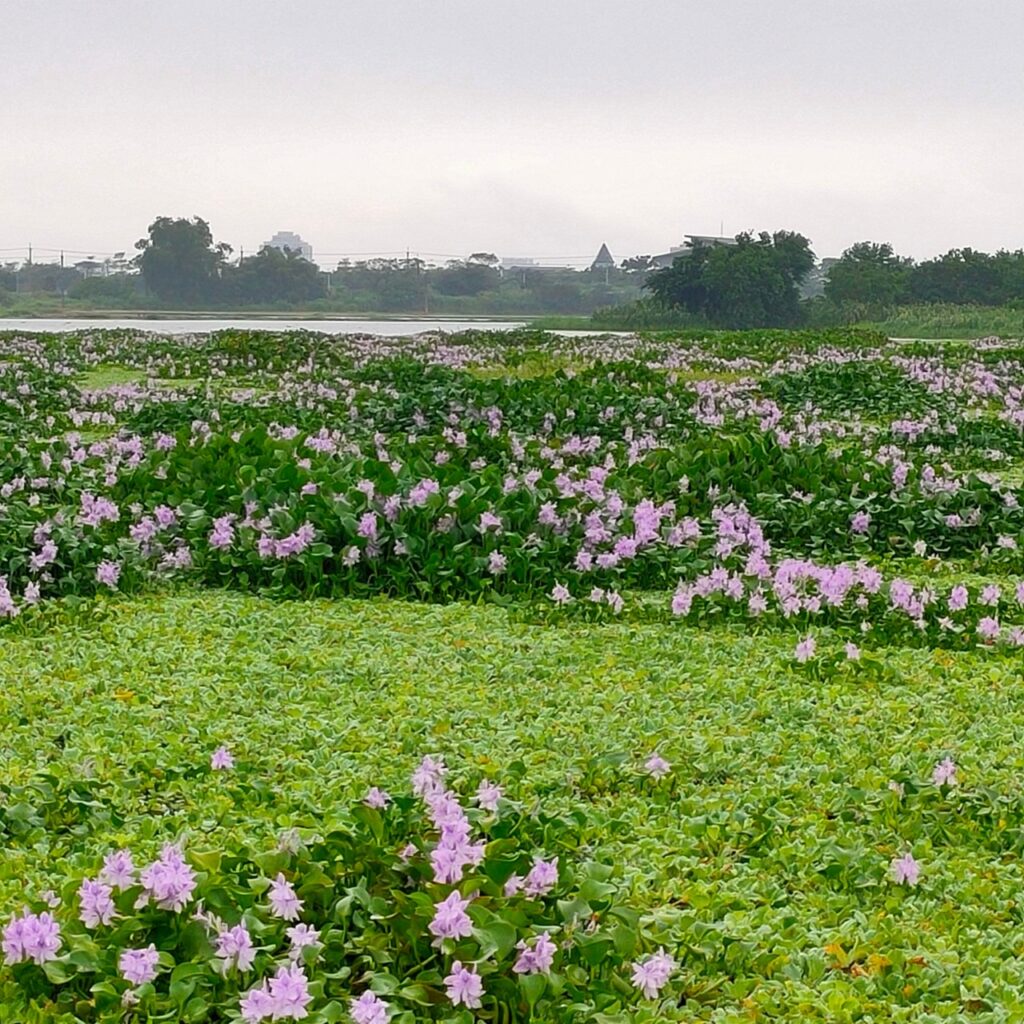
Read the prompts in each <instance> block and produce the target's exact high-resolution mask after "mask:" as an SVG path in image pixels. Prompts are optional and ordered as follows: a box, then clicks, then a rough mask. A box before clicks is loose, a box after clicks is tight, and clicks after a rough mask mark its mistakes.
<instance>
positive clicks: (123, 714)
mask: <svg viewBox="0 0 1024 1024" xmlns="http://www.w3.org/2000/svg"><path fill="white" fill-rule="evenodd" d="M3 675H4V680H5V681H4V687H3V693H4V697H3V703H4V708H3V710H4V716H3V720H4V721H5V722H6V723H8V724H7V726H6V727H5V729H4V765H3V774H4V780H5V781H4V786H5V792H6V793H7V794H8V795H7V798H6V800H5V804H6V806H5V811H6V818H5V827H6V834H5V837H4V838H5V844H6V846H7V856H6V857H5V861H4V867H3V874H4V879H3V887H4V895H5V898H6V899H7V900H8V901H14V900H20V899H22V898H24V895H25V893H24V891H23V883H24V880H25V879H26V878H27V879H30V880H31V882H30V884H31V886H32V890H31V891H32V894H33V895H37V894H38V892H39V891H41V890H42V889H44V888H46V887H47V886H48V885H52V886H54V887H56V888H59V887H60V882H61V879H62V878H64V877H67V876H77V875H80V874H83V873H87V872H88V870H89V868H90V867H91V865H92V864H94V863H95V862H96V859H97V857H98V856H99V855H101V854H102V853H104V852H106V851H107V850H108V849H109V848H110V846H111V844H114V845H116V846H122V845H123V846H128V847H130V848H132V849H134V850H136V851H138V852H139V853H140V854H142V855H143V856H144V857H149V856H152V855H155V854H156V853H157V852H158V851H159V848H160V845H161V843H162V842H164V841H167V840H171V839H178V838H180V837H182V836H185V837H187V846H186V848H187V849H191V848H195V849H200V850H205V849H221V848H223V849H231V848H238V847H240V846H242V845H244V844H246V843H252V844H255V845H259V844H261V843H263V844H266V843H267V842H269V841H271V840H272V839H273V838H274V837H276V836H277V835H278V834H279V833H280V832H281V831H282V830H287V829H290V828H300V829H312V830H315V829H317V828H318V827H320V826H321V825H322V822H323V819H324V815H325V813H326V812H325V809H326V808H331V809H334V808H337V807H339V806H347V804H348V803H349V802H350V801H351V800H352V799H353V798H358V797H359V796H361V795H362V794H363V793H364V792H365V791H366V790H367V789H368V788H369V786H370V785H378V786H380V787H381V788H383V789H386V790H389V791H392V792H398V791H399V790H400V789H401V788H402V787H403V785H404V783H405V780H406V779H407V777H408V775H409V774H410V772H411V771H412V770H413V768H414V767H415V765H416V764H417V762H418V760H419V758H420V756H421V753H422V752H423V751H424V750H430V751H434V752H439V751H443V752H444V753H445V754H446V755H447V756H448V760H449V763H450V764H451V765H452V766H458V767H457V768H453V770H454V771H455V772H457V773H458V775H460V776H462V777H464V778H466V779H467V780H469V781H471V782H474V783H475V782H476V780H477V779H478V778H480V777H484V776H486V777H490V778H496V779H499V780H500V781H501V782H502V783H503V785H504V787H505V789H506V792H507V794H508V796H509V798H510V799H511V800H513V801H515V802H517V803H519V804H522V805H524V806H527V807H533V806H543V807H544V808H545V809H546V810H547V811H549V812H551V813H570V812H573V811H576V812H579V814H580V822H579V825H578V828H579V835H578V838H579V842H580V843H581V844H582V845H583V846H584V847H585V848H586V850H587V853H588V855H589V856H590V857H592V858H593V859H595V860H598V861H601V862H604V863H608V864H614V865H617V874H619V875H621V876H622V878H621V882H622V884H623V886H624V887H625V888H626V889H627V890H628V891H629V893H630V896H631V898H632V899H633V902H634V903H635V904H636V905H638V906H642V907H643V908H644V909H645V911H647V912H649V913H650V914H651V915H652V917H653V918H654V919H656V920H657V922H658V924H657V929H658V932H659V936H660V938H661V939H662V941H664V942H665V944H666V945H670V948H672V949H673V950H674V951H681V954H680V963H681V981H680V985H679V991H680V996H681V998H682V999H683V1000H684V1002H685V1007H686V1009H685V1012H680V1014H679V1016H678V1019H680V1020H693V1019H708V1020H737V1021H738V1020H749V1019H751V1017H753V1018H755V1019H756V1018H758V1017H763V1018H765V1019H788V1020H808V1019H810V1020H816V1019H819V1020H830V1021H832V1020H843V1019H851V1020H852V1019H863V1015H868V1016H869V1017H870V1016H871V1015H872V1014H873V1015H875V1016H874V1019H892V1020H900V1019H903V1020H931V1019H948V1018H949V1017H951V1016H955V1015H957V1014H960V1013H969V1014H970V1019H975V1020H981V1019H999V1016H1000V1014H1001V1013H1004V1012H1005V1013H1007V1014H1008V1015H1010V1016H1012V1013H1011V1011H1012V1010H1013V1009H1014V1008H1016V1009H1017V1010H1018V1011H1019V1010H1020V1006H1021V1004H1020V996H1019V981H1018V980H1017V978H1018V976H1019V970H1020V946H1019V934H1020V932H1019V928H1020V910H1019V905H1018V900H1019V895H1018V894H1019V889H1020V884H1021V877H1020V875H1021V871H1020V864H1019V854H1020V850H1021V846H1022V843H1024V831H1022V827H1024V800H1022V795H1021V789H1020V777H1021V771H1022V768H1024V754H1022V753H1021V749H1020V744H1019V736H1020V731H1021V728H1022V725H1024V696H1022V691H1021V688H1020V670H1019V666H1018V665H1017V664H1016V662H1009V661H1005V660H1004V661H993V660H992V658H991V657H990V656H988V655H986V654H984V653H981V652H977V653H960V654H957V655H949V654H946V653H944V652H937V651H927V650H921V649H916V650H897V649H893V650H887V651H885V652H884V653H883V654H881V655H879V656H878V657H877V658H875V659H869V660H862V661H861V662H859V663H855V664H843V665H841V666H838V667H836V668H834V669H832V670H823V669H818V670H813V669H808V667H807V666H800V665H796V664H794V662H793V660H792V658H791V656H790V650H789V644H788V642H787V640H786V638H785V637H781V636H779V635H777V634H773V633H772V632H770V631H769V632H768V633H766V634H757V633H751V632H749V631H746V630H741V629H737V628H732V627H728V626H726V627H716V628H714V629H710V630H701V629H692V628H684V629H679V628H677V627H676V626H675V625H674V624H635V623H629V622H620V623H611V624H609V623H601V624H598V623H595V624H583V623H576V624H561V625H546V624H537V623H530V622H527V621H523V620H522V619H521V618H520V617H517V616H515V615H511V614H510V613H509V612H507V611H504V610H501V609H497V608H493V607H492V608H488V607H478V608H470V607H467V606H464V605H450V606H422V605H415V604H410V603H406V602H395V601H380V600H376V601H359V600H343V601H336V602H325V601H318V602H314V603H312V604H310V603H299V602H284V603H281V602H273V601H270V600H267V599H256V598H252V597H246V596H242V595H222V594H205V595H198V596H192V595H179V596H169V597H157V598H147V599H140V600H137V601H134V602H110V603H109V604H108V603H104V604H103V605H102V607H101V608H99V609H97V610H96V611H94V612H93V613H91V614H90V615H89V616H85V615H82V616H79V617H75V618H74V619H73V620H72V621H69V622H63V621H62V622H61V623H60V624H59V625H58V624H54V626H53V627H52V628H40V627H38V626H37V627H35V628H33V629H28V630H25V631H23V632H21V633H20V634H16V635H13V636H9V637H8V638H7V640H6V643H5V662H4V667H3ZM385 708H386V709H387V713H386V714H382V710H383V709H385ZM221 744H227V745H228V746H229V747H230V749H231V750H232V751H233V753H234V758H235V767H234V768H233V770H232V771H231V772H230V773H219V772H216V771H213V770H211V769H210V768H209V764H208V761H209V753H210V751H212V750H214V749H216V748H217V747H218V746H220V745H221ZM655 750H656V751H658V752H659V753H660V754H661V755H662V756H663V757H664V758H665V759H666V760H667V761H668V762H669V763H670V764H671V766H672V771H671V774H670V775H668V776H666V777H665V778H663V779H661V780H660V781H655V780H653V779H651V778H650V777H649V776H648V775H647V774H646V773H645V771H644V764H645V762H646V760H647V758H648V757H649V755H650V754H651V753H652V752H653V751H655ZM948 756H951V757H953V758H955V760H956V763H957V765H958V769H959V773H960V777H959V780H958V781H959V786H957V787H955V788H949V787H945V788H942V789H939V788H937V787H935V786H934V784H933V782H932V771H933V767H934V765H935V764H936V763H937V762H938V761H941V760H942V759H944V758H945V757H948ZM891 782H896V783H899V784H901V785H902V786H903V787H904V792H903V794H902V795H900V794H897V793H895V792H893V791H892V790H891V789H890V788H889V785H890V783H891ZM29 809H31V813H30V810H29ZM905 850H911V851H913V853H914V855H915V857H916V859H917V860H918V861H919V862H920V865H921V878H920V881H919V883H918V885H917V886H916V887H914V888H913V889H905V888H902V887H897V886H895V885H894V884H893V883H892V881H891V880H890V877H889V864H890V861H891V860H892V858H893V857H896V856H900V855H902V854H903V852H904V851H905ZM661 1012H662V1013H663V1014H665V1016H664V1017H661V1018H660V1019H674V1017H673V1016H669V1013H670V1012H671V1011H669V1010H667V1009H665V1010H662V1011H661ZM550 1019H559V1018H558V1017H557V1015H555V1016H552V1017H551V1018H550Z"/></svg>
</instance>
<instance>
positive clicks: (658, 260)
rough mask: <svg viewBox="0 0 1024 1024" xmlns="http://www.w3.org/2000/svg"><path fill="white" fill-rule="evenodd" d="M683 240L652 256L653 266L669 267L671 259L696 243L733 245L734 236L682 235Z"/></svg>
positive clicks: (690, 249)
mask: <svg viewBox="0 0 1024 1024" xmlns="http://www.w3.org/2000/svg"><path fill="white" fill-rule="evenodd" d="M683 237H684V239H685V240H684V241H683V242H682V244H681V245H673V246H672V247H671V248H670V249H669V251H668V252H660V253H658V254H657V256H652V257H651V260H652V262H653V263H654V266H655V267H657V268H659V269H660V268H661V267H671V266H672V263H673V261H674V260H675V258H676V257H677V256H685V255H686V253H688V252H692V251H693V249H694V248H695V247H696V246H698V245H706V246H711V245H735V244H736V239H735V238H728V237H721V236H719V235H684V236H683Z"/></svg>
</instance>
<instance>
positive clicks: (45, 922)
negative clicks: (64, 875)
mask: <svg viewBox="0 0 1024 1024" xmlns="http://www.w3.org/2000/svg"><path fill="white" fill-rule="evenodd" d="M60 945H61V936H60V926H59V925H58V924H57V922H56V920H55V919H54V917H53V915H52V914H50V913H49V912H46V911H44V912H43V913H42V914H33V913H30V912H29V911H28V910H27V909H26V910H25V911H24V912H23V913H22V915H21V917H12V918H11V920H10V921H9V922H8V924H7V926H6V927H5V928H4V930H3V939H2V943H0V948H2V949H3V953H4V963H7V964H17V963H21V962H22V961H23V960H31V961H32V962H33V963H36V964H39V965H40V966H42V965H43V964H45V963H47V962H48V961H50V960H56V959H57V953H58V950H59V949H60Z"/></svg>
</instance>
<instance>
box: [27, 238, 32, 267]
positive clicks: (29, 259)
mask: <svg viewBox="0 0 1024 1024" xmlns="http://www.w3.org/2000/svg"><path fill="white" fill-rule="evenodd" d="M28 263H29V266H31V265H32V243H31V242H29V243H28Z"/></svg>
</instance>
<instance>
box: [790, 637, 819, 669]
mask: <svg viewBox="0 0 1024 1024" xmlns="http://www.w3.org/2000/svg"><path fill="white" fill-rule="evenodd" d="M816 648H817V644H816V643H815V641H814V637H813V636H805V637H804V638H803V640H801V641H800V642H799V643H798V644H797V645H796V650H795V651H794V652H793V657H794V658H796V660H797V661H798V662H800V664H803V663H804V662H806V661H810V659H811V658H813V657H814V652H815V650H816Z"/></svg>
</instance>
